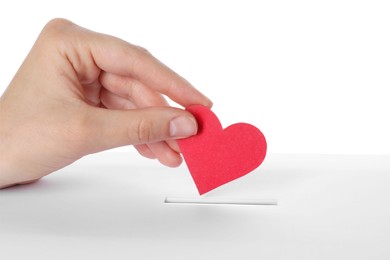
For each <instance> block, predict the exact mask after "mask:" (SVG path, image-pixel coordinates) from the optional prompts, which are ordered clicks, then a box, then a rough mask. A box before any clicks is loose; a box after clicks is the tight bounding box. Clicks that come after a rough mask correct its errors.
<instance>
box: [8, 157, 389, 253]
mask: <svg viewBox="0 0 390 260" xmlns="http://www.w3.org/2000/svg"><path fill="white" fill-rule="evenodd" d="M389 187H390V156H380V155H378V156H374V155H370V156H359V155H355V156H346V155H344V156H338V155H275V154H270V155H269V156H268V157H267V158H266V160H265V162H264V164H263V165H262V166H261V167H260V168H258V169H257V170H256V171H255V172H253V173H250V174H249V175H247V176H245V177H243V178H241V179H239V180H237V181H235V182H232V183H230V184H227V185H225V186H223V187H220V188H218V189H217V190H214V191H212V192H210V193H208V194H207V196H206V197H210V198H225V197H230V198H244V197H245V198H275V199H278V206H226V205H173V204H165V203H164V199H165V197H166V196H172V197H196V196H197V192H196V189H195V186H194V184H193V182H192V179H191V177H190V175H189V173H188V171H187V169H186V168H185V167H184V166H183V167H180V168H177V169H169V168H164V167H163V166H160V165H158V164H157V163H156V162H149V161H147V160H146V159H141V158H140V157H136V156H134V155H133V154H126V153H101V154H96V155H92V156H89V157H86V158H83V159H82V160H80V161H78V162H76V163H75V164H73V165H71V166H69V167H67V168H65V169H63V170H61V171H59V172H57V173H55V174H53V175H50V176H48V177H46V178H44V179H43V180H41V181H39V182H38V183H36V184H32V185H27V186H19V187H15V188H10V189H6V190H1V191H0V255H1V259H7V260H12V259H196V260H199V259H299V260H304V259H310V260H312V259H354V260H358V259H364V260H366V259H389V258H390V249H389V247H388V245H389V241H390V222H389V219H390V206H389V205H390V189H389Z"/></svg>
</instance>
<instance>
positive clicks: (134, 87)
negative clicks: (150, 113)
mask: <svg viewBox="0 0 390 260" xmlns="http://www.w3.org/2000/svg"><path fill="white" fill-rule="evenodd" d="M99 80H100V82H101V84H102V85H103V86H104V87H105V88H106V89H107V90H109V91H110V92H112V93H114V94H116V95H118V96H120V97H122V98H124V99H127V100H130V101H132V102H133V103H134V104H136V106H137V107H147V106H165V105H168V103H167V101H166V100H165V99H164V97H163V96H162V95H161V94H160V93H158V92H156V91H154V90H153V89H151V88H149V87H148V86H145V85H144V84H143V83H141V82H139V81H138V80H136V79H133V78H130V77H124V76H119V75H114V74H111V73H107V72H103V73H101V75H100V78H99Z"/></svg>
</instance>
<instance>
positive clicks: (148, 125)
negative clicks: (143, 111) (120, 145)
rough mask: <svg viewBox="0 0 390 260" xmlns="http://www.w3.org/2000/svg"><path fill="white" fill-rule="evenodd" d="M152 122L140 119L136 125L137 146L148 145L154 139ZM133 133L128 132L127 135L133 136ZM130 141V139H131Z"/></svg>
mask: <svg viewBox="0 0 390 260" xmlns="http://www.w3.org/2000/svg"><path fill="white" fill-rule="evenodd" d="M153 129H154V127H153V122H152V121H150V120H147V119H142V120H141V121H140V122H139V124H138V129H137V131H136V132H137V141H138V143H139V144H144V143H150V142H152V141H153V140H154V139H155V133H154V131H153ZM133 134H134V132H133V131H131V130H130V131H129V135H130V137H131V135H133ZM131 139H132V138H131Z"/></svg>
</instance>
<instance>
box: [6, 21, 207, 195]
mask: <svg viewBox="0 0 390 260" xmlns="http://www.w3.org/2000/svg"><path fill="white" fill-rule="evenodd" d="M163 95H166V96H167V97H169V98H170V99H172V100H173V101H175V102H176V103H178V104H180V105H182V106H183V107H186V106H188V105H191V104H202V105H206V106H211V101H210V100H209V99H208V98H206V97H205V96H204V95H203V94H201V93H200V92H199V91H197V90H196V89H195V88H194V87H192V86H191V85H190V84H189V83H188V82H187V81H186V80H185V79H183V78H182V77H180V76H179V75H177V74H176V73H175V72H173V71H172V70H170V69H169V68H168V67H166V66H165V65H163V64H162V63H161V62H159V61H158V60H157V59H156V58H154V57H153V56H152V55H151V54H150V53H149V52H147V51H146V50H145V49H143V48H141V47H138V46H135V45H132V44H130V43H127V42H125V41H123V40H120V39H118V38H115V37H112V36H108V35H104V34H100V33H96V32H92V31H89V30H87V29H84V28H82V27H79V26H77V25H75V24H73V23H71V22H69V21H67V20H63V19H54V20H52V21H50V22H49V23H48V24H47V25H46V26H45V28H44V29H43V30H42V32H41V34H40V35H39V37H38V39H37V41H36V43H35V44H34V46H33V47H32V49H31V51H30V53H29V54H28V56H27V57H26V59H25V61H24V62H23V64H22V65H21V67H20V69H19V70H18V72H17V73H16V75H15V77H14V78H13V80H12V82H11V83H10V85H9V86H8V88H7V90H6V91H5V92H4V94H3V96H2V97H1V99H0V188H1V187H6V186H10V185H14V184H19V183H25V182H30V181H34V180H37V179H39V178H41V177H43V176H45V175H47V174H49V173H51V172H53V171H55V170H58V169H60V168H62V167H64V166H66V165H68V164H70V163H72V162H74V161H75V160H77V159H79V158H81V157H82V156H84V155H87V154H90V153H96V152H99V151H103V150H106V149H110V148H114V147H119V146H124V145H135V147H136V149H137V150H138V151H139V153H140V154H142V155H143V156H145V157H148V158H157V159H158V160H159V161H160V162H161V163H163V164H164V165H167V166H172V167H174V166H178V165H180V163H181V161H182V159H181V156H180V151H179V148H178V146H177V144H176V142H175V141H174V140H175V139H178V138H183V137H188V136H191V135H194V134H196V131H197V124H196V121H195V119H194V117H193V116H192V115H191V114H190V113H188V112H187V111H185V110H182V109H178V108H173V107H170V106H168V103H167V101H166V100H165V99H164V97H163Z"/></svg>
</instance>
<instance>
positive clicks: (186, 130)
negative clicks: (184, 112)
mask: <svg viewBox="0 0 390 260" xmlns="http://www.w3.org/2000/svg"><path fill="white" fill-rule="evenodd" d="M196 132H197V124H196V121H195V119H194V118H192V117H188V116H179V117H175V118H174V119H172V120H171V121H170V122H169V134H170V136H171V137H187V136H191V135H194V134H196Z"/></svg>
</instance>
